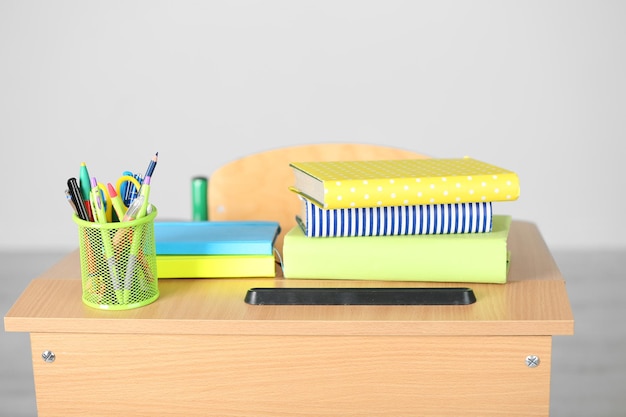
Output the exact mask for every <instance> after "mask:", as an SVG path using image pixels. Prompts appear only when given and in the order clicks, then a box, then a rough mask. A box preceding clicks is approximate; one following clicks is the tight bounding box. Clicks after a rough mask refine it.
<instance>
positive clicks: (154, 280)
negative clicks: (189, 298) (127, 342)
mask: <svg viewBox="0 0 626 417" xmlns="http://www.w3.org/2000/svg"><path fill="white" fill-rule="evenodd" d="M156 215H157V210H156V207H154V206H152V211H151V212H150V213H149V214H147V215H146V216H144V217H141V218H139V219H136V220H133V221H127V222H110V223H95V222H88V221H84V220H81V219H80V218H79V217H78V216H76V215H74V217H73V220H74V222H75V223H76V224H77V225H78V242H79V252H80V272H81V279H82V293H83V294H82V300H83V303H85V304H86V305H88V306H90V307H93V308H97V309H101V310H128V309H132V308H137V307H143V306H145V305H148V304H150V303H152V302H153V301H155V300H156V299H157V298H159V286H158V276H157V266H156V244H155V239H154V219H155V217H156Z"/></svg>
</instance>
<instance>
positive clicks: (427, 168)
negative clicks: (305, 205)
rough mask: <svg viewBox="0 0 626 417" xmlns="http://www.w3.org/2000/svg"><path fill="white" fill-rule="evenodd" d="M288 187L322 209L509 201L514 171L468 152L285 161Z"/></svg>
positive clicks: (515, 188) (515, 186)
mask: <svg viewBox="0 0 626 417" xmlns="http://www.w3.org/2000/svg"><path fill="white" fill-rule="evenodd" d="M289 165H290V167H291V168H292V171H293V173H294V177H295V182H294V185H293V186H292V187H290V189H291V191H294V192H295V193H298V194H300V195H302V196H304V197H305V198H307V199H309V200H311V201H313V202H314V203H315V204H317V205H319V206H320V207H322V208H325V209H332V208H351V207H377V206H401V205H422V204H448V203H471V202H482V201H492V202H493V201H512V200H516V199H517V198H518V197H519V192H520V190H519V178H518V176H517V174H516V173H514V172H512V171H509V170H507V169H504V168H500V167H497V166H495V165H491V164H488V163H486V162H482V161H478V160H476V159H473V158H450V159H443V158H427V159H400V160H381V161H373V160H365V161H316V162H292V163H290V164H289Z"/></svg>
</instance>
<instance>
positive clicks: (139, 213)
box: [124, 176, 150, 302]
mask: <svg viewBox="0 0 626 417" xmlns="http://www.w3.org/2000/svg"><path fill="white" fill-rule="evenodd" d="M149 196H150V177H149V176H147V177H146V178H144V181H143V184H141V188H140V193H139V197H137V198H136V199H135V201H133V204H131V206H130V207H129V208H128V211H127V212H126V213H127V214H128V213H129V212H130V211H131V209H133V211H135V210H136V213H131V215H133V214H134V219H139V218H141V217H144V216H145V215H146V212H147V209H148V198H149ZM124 217H126V216H124ZM140 232H141V230H140V229H137V230H135V232H134V233H133V235H132V237H131V238H132V242H131V244H130V251H129V253H128V263H127V264H126V276H125V278H124V301H125V302H128V298H129V297H130V289H131V287H132V282H133V272H134V270H135V265H136V264H137V257H138V256H139V246H140V244H141V233H140Z"/></svg>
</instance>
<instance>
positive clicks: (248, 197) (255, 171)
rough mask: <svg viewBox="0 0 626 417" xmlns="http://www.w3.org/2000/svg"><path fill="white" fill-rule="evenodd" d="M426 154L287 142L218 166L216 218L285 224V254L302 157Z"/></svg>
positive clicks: (213, 178) (212, 206) (213, 185)
mask: <svg viewBox="0 0 626 417" xmlns="http://www.w3.org/2000/svg"><path fill="white" fill-rule="evenodd" d="M407 158H426V156H425V155H422V154H420V153H417V152H413V151H409V150H405V149H400V148H395V147H391V146H382V145H370V144H359V143H322V144H310V145H297V146H287V147H284V148H277V149H271V150H268V151H265V152H259V153H256V154H252V155H248V156H245V157H243V158H240V159H237V160H235V161H232V162H230V163H228V164H225V165H223V166H222V167H220V168H218V169H217V170H215V171H214V172H213V173H211V174H210V176H209V187H208V189H209V191H208V200H209V201H208V208H209V219H210V220H273V221H277V222H278V223H279V224H280V225H281V228H282V230H281V233H280V235H279V236H278V238H277V240H276V248H277V249H278V250H279V252H280V253H282V243H283V237H284V235H285V233H287V232H288V231H289V230H290V229H291V228H292V227H293V226H295V225H296V221H295V216H296V214H298V213H300V211H301V203H300V200H298V197H297V196H296V195H295V194H294V193H293V192H291V191H289V189H288V188H289V186H292V185H293V182H294V176H293V173H292V171H291V168H290V167H289V163H290V162H296V161H333V160H366V159H407Z"/></svg>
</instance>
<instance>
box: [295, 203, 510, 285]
mask: <svg viewBox="0 0 626 417" xmlns="http://www.w3.org/2000/svg"><path fill="white" fill-rule="evenodd" d="M510 226H511V217H510V216H502V215H494V216H493V229H492V231H491V232H489V233H467V234H453V235H404V236H358V237H325V238H311V237H307V236H305V234H304V232H303V231H302V229H301V228H300V227H299V226H295V227H294V228H292V229H291V230H290V231H289V232H288V233H287V234H286V235H285V238H284V242H283V274H284V276H285V278H293V279H299V278H304V279H347V280H385V281H434V282H468V283H470V282H479V283H505V282H506V277H507V271H508V260H509V252H508V248H507V238H508V234H509V229H510Z"/></svg>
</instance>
